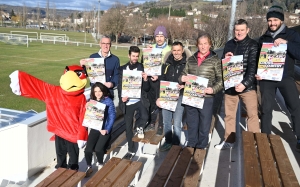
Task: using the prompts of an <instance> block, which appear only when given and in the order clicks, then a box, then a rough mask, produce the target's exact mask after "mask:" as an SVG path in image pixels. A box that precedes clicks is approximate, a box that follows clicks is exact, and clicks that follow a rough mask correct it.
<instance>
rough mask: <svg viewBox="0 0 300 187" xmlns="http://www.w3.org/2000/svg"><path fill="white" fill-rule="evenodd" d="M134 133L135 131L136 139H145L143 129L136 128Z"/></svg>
mask: <svg viewBox="0 0 300 187" xmlns="http://www.w3.org/2000/svg"><path fill="white" fill-rule="evenodd" d="M136 131H137V134H138V138H141V139H143V138H144V137H145V135H144V129H143V127H137V128H136Z"/></svg>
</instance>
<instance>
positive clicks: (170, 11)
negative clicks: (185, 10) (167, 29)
mask: <svg viewBox="0 0 300 187" xmlns="http://www.w3.org/2000/svg"><path fill="white" fill-rule="evenodd" d="M171 1H172V0H170V5H169V17H168V20H169V19H170V15H171Z"/></svg>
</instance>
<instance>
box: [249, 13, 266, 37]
mask: <svg viewBox="0 0 300 187" xmlns="http://www.w3.org/2000/svg"><path fill="white" fill-rule="evenodd" d="M264 19H265V18H254V19H250V20H247V21H248V24H249V28H250V32H249V36H250V37H251V38H253V39H255V38H259V37H260V36H261V35H263V34H264V33H265V32H266V30H267V27H268V25H267V23H266V22H265V21H264Z"/></svg>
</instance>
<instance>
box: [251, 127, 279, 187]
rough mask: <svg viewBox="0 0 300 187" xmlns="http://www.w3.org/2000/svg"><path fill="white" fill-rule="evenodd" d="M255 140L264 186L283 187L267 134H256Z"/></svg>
mask: <svg viewBox="0 0 300 187" xmlns="http://www.w3.org/2000/svg"><path fill="white" fill-rule="evenodd" d="M255 138H256V142H257V150H258V155H259V160H260V165H261V170H262V177H263V182H264V186H272V187H277V186H278V187H279V186H281V185H280V180H279V175H278V172H277V170H276V167H275V161H274V159H273V155H272V152H271V147H270V144H269V140H268V137H267V134H264V133H255Z"/></svg>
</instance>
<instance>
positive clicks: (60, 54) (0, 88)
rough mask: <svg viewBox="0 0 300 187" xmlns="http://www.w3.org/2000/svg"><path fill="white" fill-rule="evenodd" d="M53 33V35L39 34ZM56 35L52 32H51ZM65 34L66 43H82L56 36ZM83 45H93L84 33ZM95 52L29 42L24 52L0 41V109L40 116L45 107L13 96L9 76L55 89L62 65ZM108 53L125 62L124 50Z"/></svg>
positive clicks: (74, 37) (5, 30) (75, 36)
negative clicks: (30, 77)
mask: <svg viewBox="0 0 300 187" xmlns="http://www.w3.org/2000/svg"><path fill="white" fill-rule="evenodd" d="M11 30H16V29H13V28H1V27H0V33H9V32H10V31H11ZM23 31H25V32H39V31H38V30H28V29H27V30H26V29H23ZM42 32H55V31H42ZM55 33H56V32H55ZM57 33H60V34H61V33H63V34H67V36H68V37H69V40H70V41H75V40H76V41H80V42H83V41H84V36H85V33H78V32H62V31H61V32H57ZM86 36H87V37H86V38H89V39H86V41H87V42H90V43H95V41H94V39H93V38H92V36H91V34H88V33H86ZM98 50H99V46H94V47H90V46H89V45H86V46H84V45H79V46H76V45H64V44H53V43H41V42H39V41H38V42H31V43H29V47H28V48H27V47H26V46H25V45H10V44H6V43H3V42H1V41H0V64H1V67H0V69H1V70H0V72H1V73H0V108H8V109H16V110H22V111H27V110H29V109H33V110H36V111H37V112H41V111H44V110H45V104H44V103H43V102H41V101H38V100H36V99H29V98H24V97H20V96H16V95H14V94H13V93H12V92H11V89H10V87H9V84H10V79H9V74H11V73H12V72H13V71H15V70H21V71H25V72H27V73H29V74H31V75H33V76H35V77H37V78H39V79H41V80H44V81H46V82H48V83H50V84H54V85H59V79H60V76H61V75H62V73H63V70H64V68H65V66H66V65H72V64H79V60H80V59H82V58H88V57H89V55H90V54H92V53H95V52H97V51H98ZM112 53H113V54H115V55H117V56H118V57H119V58H120V61H121V64H124V63H126V62H127V61H128V56H127V54H128V49H127V48H118V50H115V49H114V47H112Z"/></svg>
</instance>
